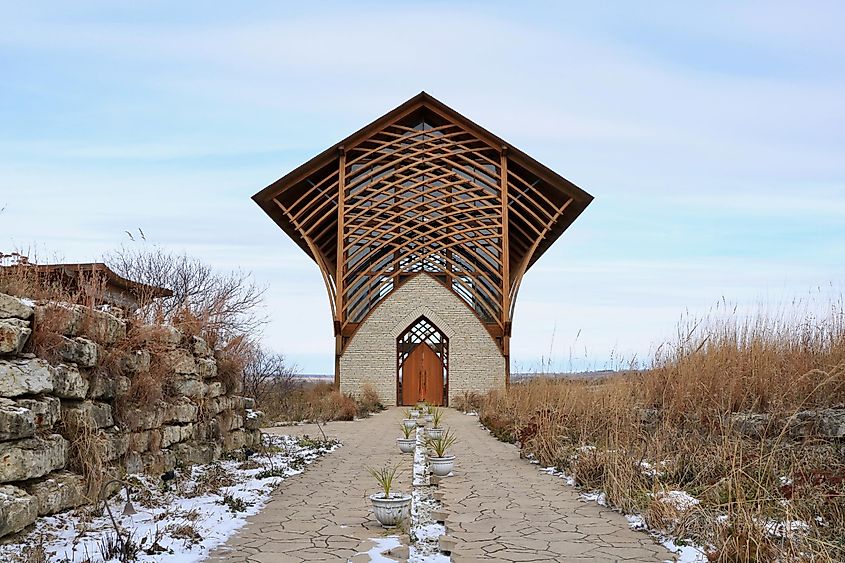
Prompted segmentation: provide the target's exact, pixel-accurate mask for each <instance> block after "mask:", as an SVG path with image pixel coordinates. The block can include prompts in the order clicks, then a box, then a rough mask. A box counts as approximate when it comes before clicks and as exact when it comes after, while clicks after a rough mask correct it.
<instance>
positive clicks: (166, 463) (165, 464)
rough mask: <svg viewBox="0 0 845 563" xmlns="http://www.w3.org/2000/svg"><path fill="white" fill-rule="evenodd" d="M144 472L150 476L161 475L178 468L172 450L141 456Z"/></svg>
mask: <svg viewBox="0 0 845 563" xmlns="http://www.w3.org/2000/svg"><path fill="white" fill-rule="evenodd" d="M141 459H142V460H143V466H144V471H145V472H146V473H149V474H150V475H161V474H162V473H165V472H167V471H170V470H171V469H175V468H176V455H175V454H174V453H173V452H172V451H170V450H161V451H160V452H156V453H152V452H147V453H145V454H143V455H141Z"/></svg>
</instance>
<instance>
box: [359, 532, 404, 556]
mask: <svg viewBox="0 0 845 563" xmlns="http://www.w3.org/2000/svg"><path fill="white" fill-rule="evenodd" d="M370 541H371V542H373V543H374V544H375V545H374V546H373V547H372V548H371V549H370V550H369V551H367V553H365V554H364V555H369V557H370V561H371V562H373V561H375V562H376V563H396V560H395V559H391V558H390V557H387V556H385V553H387V552H388V551H390V550H391V549H393V548H396V547H399V546H400V545H402V542H400V541H399V537H398V536H387V537H384V538H370Z"/></svg>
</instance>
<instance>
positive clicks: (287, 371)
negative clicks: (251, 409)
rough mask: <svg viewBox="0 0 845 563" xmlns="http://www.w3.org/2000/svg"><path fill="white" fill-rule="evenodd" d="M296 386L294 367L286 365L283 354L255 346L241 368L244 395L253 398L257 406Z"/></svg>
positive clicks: (286, 393) (287, 392) (284, 394)
mask: <svg viewBox="0 0 845 563" xmlns="http://www.w3.org/2000/svg"><path fill="white" fill-rule="evenodd" d="M295 387H296V367H295V366H290V365H288V363H287V361H286V360H285V357H284V355H282V354H277V353H273V352H268V351H267V350H264V349H262V348H260V347H258V346H255V347H254V349H253V351H252V353H251V354H250V355H249V358H248V360H247V361H246V364H245V365H244V368H243V389H244V395H246V396H247V397H253V398H255V401H256V403H257V404H258V406H259V408H263V406H264V405H265V403H267V402H269V401H270V398H271V396H274V400H278V398H279V397H285V396H287V395H288V394H290V393H291V392H292V391H293V389H294V388H295Z"/></svg>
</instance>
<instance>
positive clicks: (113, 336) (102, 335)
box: [91, 310, 126, 346]
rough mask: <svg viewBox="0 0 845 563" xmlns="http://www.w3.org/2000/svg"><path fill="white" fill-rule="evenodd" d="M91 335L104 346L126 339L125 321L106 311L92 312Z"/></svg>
mask: <svg viewBox="0 0 845 563" xmlns="http://www.w3.org/2000/svg"><path fill="white" fill-rule="evenodd" d="M91 314H92V316H93V334H92V336H93V337H94V338H96V339H97V340H98V341H99V342H102V343H103V344H105V345H106V346H108V345H111V344H114V343H115V342H118V341H120V340H123V339H124V338H126V321H125V320H123V319H120V318H118V317H116V316H114V315H112V314H111V313H108V312H106V311H96V310H95V311H92V312H91Z"/></svg>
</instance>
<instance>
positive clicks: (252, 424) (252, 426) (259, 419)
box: [244, 409, 264, 430]
mask: <svg viewBox="0 0 845 563" xmlns="http://www.w3.org/2000/svg"><path fill="white" fill-rule="evenodd" d="M244 419H245V420H244V428H246V429H247V430H258V429H260V428H261V427H262V426H263V425H264V413H263V412H262V411H256V410H252V409H247V410H246V416H245V417H244Z"/></svg>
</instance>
